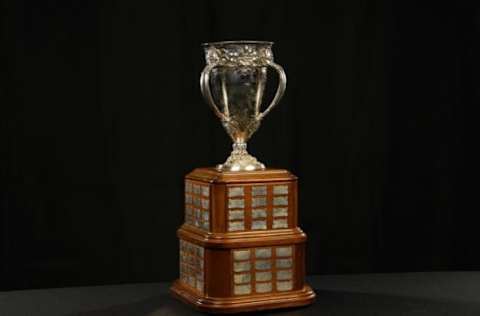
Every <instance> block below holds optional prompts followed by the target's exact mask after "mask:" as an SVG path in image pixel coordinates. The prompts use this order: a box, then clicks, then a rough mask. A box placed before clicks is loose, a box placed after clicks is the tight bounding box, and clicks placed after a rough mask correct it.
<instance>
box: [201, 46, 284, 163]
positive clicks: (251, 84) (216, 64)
mask: <svg viewBox="0 0 480 316" xmlns="http://www.w3.org/2000/svg"><path fill="white" fill-rule="evenodd" d="M272 45H273V43H272V42H258V41H239V42H219V43H206V44H204V47H205V55H206V60H207V65H206V66H205V69H204V70H203V72H202V75H201V77H200V89H201V91H202V94H203V96H204V98H205V100H206V102H207V103H208V104H209V105H210V106H211V108H212V109H213V112H214V113H215V114H216V115H217V116H218V118H219V119H220V120H221V122H222V125H223V127H224V128H225V130H226V131H227V133H228V135H229V136H230V137H231V138H232V141H233V151H232V153H231V154H230V157H228V159H227V161H226V162H225V163H224V164H221V165H218V166H217V169H218V170H220V171H253V170H263V169H265V166H264V165H263V164H262V163H260V162H258V161H257V159H256V158H255V157H253V156H251V155H250V154H248V152H247V141H248V139H249V138H250V137H251V136H252V134H253V133H255V131H256V130H257V129H258V127H259V126H260V122H261V121H262V119H263V118H264V117H265V116H266V115H267V114H268V113H269V112H270V111H271V110H272V109H273V107H274V106H275V105H277V103H278V102H279V101H280V99H281V98H282V96H283V93H284V92H285V88H286V84H287V77H286V76H285V72H284V71H283V68H282V67H281V66H280V65H277V64H276V63H274V62H273V54H272V49H271V47H272ZM268 67H272V68H273V69H275V70H276V71H277V72H278V75H279V83H278V88H277V92H276V94H275V97H274V98H273V100H272V102H271V103H270V105H269V106H268V107H267V108H266V109H265V111H263V112H261V110H260V109H261V105H262V99H263V94H264V90H265V85H266V81H267V68H268ZM210 86H211V87H212V88H210Z"/></svg>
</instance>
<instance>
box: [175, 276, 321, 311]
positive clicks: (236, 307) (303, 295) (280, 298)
mask: <svg viewBox="0 0 480 316" xmlns="http://www.w3.org/2000/svg"><path fill="white" fill-rule="evenodd" d="M170 291H171V293H172V295H173V296H174V297H176V298H177V299H179V300H181V301H183V302H185V303H187V304H189V305H190V306H192V307H194V308H196V309H197V310H200V311H204V312H209V313H238V312H249V311H260V310H269V309H276V308H286V307H298V306H304V305H309V304H311V303H313V302H314V300H315V292H314V291H313V290H312V289H311V288H310V286H308V285H305V286H304V287H303V289H301V290H299V291H289V292H285V293H274V294H271V293H270V294H263V295H248V296H239V297H228V298H216V297H204V296H201V295H199V294H198V293H196V292H195V291H193V290H191V289H190V288H188V287H186V286H184V285H183V284H182V282H180V281H179V280H176V281H175V282H174V283H173V285H172V287H171V288H170Z"/></svg>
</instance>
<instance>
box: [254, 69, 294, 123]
mask: <svg viewBox="0 0 480 316" xmlns="http://www.w3.org/2000/svg"><path fill="white" fill-rule="evenodd" d="M268 65H269V66H271V67H272V68H273V69H275V70H276V71H277V73H278V88H277V92H276V93H275V97H274V98H273V100H272V103H270V105H269V106H268V107H267V109H266V110H265V111H263V113H260V114H258V116H257V120H259V121H260V120H261V119H263V118H264V117H265V115H267V114H268V113H269V112H270V111H271V110H272V109H273V108H274V107H275V105H277V104H278V102H279V101H280V99H281V98H282V96H283V93H284V92H285V89H286V87H287V76H286V75H285V71H284V70H283V68H282V66H280V65H279V64H276V63H274V62H269V63H268Z"/></svg>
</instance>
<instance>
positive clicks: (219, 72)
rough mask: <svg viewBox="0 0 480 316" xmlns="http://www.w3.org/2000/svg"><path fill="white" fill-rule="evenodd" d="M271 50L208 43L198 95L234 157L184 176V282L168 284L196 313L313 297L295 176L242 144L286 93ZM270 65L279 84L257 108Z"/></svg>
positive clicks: (253, 44)
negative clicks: (307, 279)
mask: <svg viewBox="0 0 480 316" xmlns="http://www.w3.org/2000/svg"><path fill="white" fill-rule="evenodd" d="M272 45H273V43H271V42H259V41H230V42H217V43H207V44H204V49H205V53H206V61H207V65H206V67H205V69H204V70H203V72H202V74H201V77H200V88H201V91H202V94H203V96H204V98H205V100H206V102H207V103H208V104H209V105H210V107H211V108H212V109H213V111H214V113H215V115H216V116H218V118H220V120H221V122H222V125H223V126H224V128H225V130H226V131H227V133H228V135H229V136H230V137H231V139H232V141H233V151H232V153H231V154H230V156H229V157H228V158H227V160H226V161H225V162H224V163H223V164H220V165H217V166H216V167H211V168H197V169H194V170H193V171H192V172H190V173H189V174H188V175H186V176H185V209H184V211H185V222H184V223H183V225H182V226H181V227H180V228H179V229H178V231H177V236H178V238H179V241H180V247H179V248H180V255H179V268H180V269H179V270H180V276H179V278H178V279H177V280H176V281H175V282H174V284H173V285H172V287H171V292H172V294H173V295H174V296H175V297H176V298H178V299H180V300H181V301H183V302H185V303H187V304H189V305H191V306H193V307H195V308H197V309H199V310H202V311H206V312H212V313H235V312H248V311H258V310H266V309H275V308H283V307H294V306H303V305H308V304H310V303H312V302H313V301H314V299H315V292H314V291H313V290H312V289H311V288H310V287H309V286H308V285H307V284H306V283H305V242H306V239H307V236H306V235H305V233H304V232H303V231H302V230H301V229H300V228H299V227H298V214H297V200H298V196H297V177H296V176H295V175H293V174H292V173H290V172H289V171H287V170H285V169H271V168H268V169H267V168H265V166H264V164H262V163H260V162H259V161H257V159H256V158H254V157H253V156H251V155H250V154H249V153H248V152H247V141H248V139H249V138H250V137H251V136H252V134H253V133H254V132H255V131H256V130H257V129H258V127H259V126H260V122H261V121H262V119H263V118H264V117H265V116H266V115H267V114H268V113H269V112H270V111H271V110H272V109H273V107H275V105H276V104H277V103H278V102H279V101H280V99H281V97H282V95H283V93H284V92H285V88H286V76H285V72H284V71H283V69H282V67H281V66H279V65H277V64H276V63H274V62H273V54H272V50H271V47H272ZM268 67H271V68H273V69H274V70H276V72H277V73H278V75H279V84H278V88H277V90H276V93H275V95H274V97H273V100H272V101H271V103H270V104H269V105H268V106H266V107H265V110H264V111H262V101H263V100H262V99H263V96H264V91H265V86H266V81H267V69H268Z"/></svg>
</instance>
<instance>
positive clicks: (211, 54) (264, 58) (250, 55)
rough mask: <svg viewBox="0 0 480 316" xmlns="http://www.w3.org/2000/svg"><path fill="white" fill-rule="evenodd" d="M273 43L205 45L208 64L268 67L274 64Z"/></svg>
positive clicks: (225, 42) (232, 42) (238, 42)
mask: <svg viewBox="0 0 480 316" xmlns="http://www.w3.org/2000/svg"><path fill="white" fill-rule="evenodd" d="M272 45H273V42H267V41H249V40H242V41H222V42H212V43H203V44H202V46H203V47H204V49H205V59H206V61H207V64H215V65H219V66H227V67H238V66H245V67H255V66H267V65H268V64H270V63H271V62H273V53H272Z"/></svg>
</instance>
